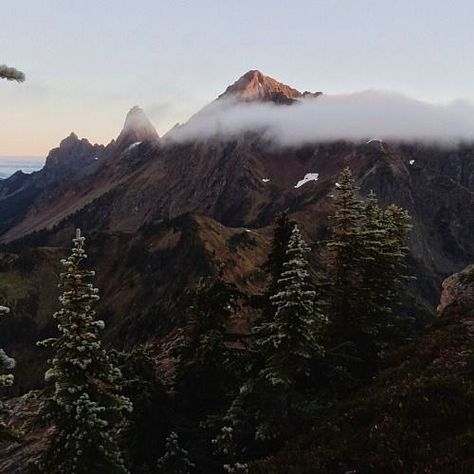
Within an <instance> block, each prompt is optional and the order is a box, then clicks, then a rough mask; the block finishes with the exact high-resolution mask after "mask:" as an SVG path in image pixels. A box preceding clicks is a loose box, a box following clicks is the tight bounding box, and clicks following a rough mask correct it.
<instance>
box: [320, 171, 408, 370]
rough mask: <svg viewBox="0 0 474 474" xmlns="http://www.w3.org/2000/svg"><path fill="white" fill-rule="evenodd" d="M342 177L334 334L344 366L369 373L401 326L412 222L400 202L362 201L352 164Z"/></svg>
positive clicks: (334, 245)
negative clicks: (402, 290) (399, 311)
mask: <svg viewBox="0 0 474 474" xmlns="http://www.w3.org/2000/svg"><path fill="white" fill-rule="evenodd" d="M338 181H339V182H338V183H337V185H336V191H335V196H334V197H335V213H334V216H333V217H332V218H331V220H330V224H331V225H330V230H331V240H330V241H329V243H328V250H329V255H330V280H331V288H330V295H329V296H330V303H331V308H332V310H331V336H332V339H333V343H334V344H335V346H336V347H338V348H339V349H338V351H339V353H338V355H339V356H340V357H341V360H342V361H343V365H344V366H345V367H346V369H348V370H349V372H350V373H352V374H353V375H356V376H357V377H370V376H372V375H373V373H374V372H376V370H377V366H378V360H379V358H380V356H381V354H382V351H383V350H384V349H385V348H386V347H387V341H389V340H390V339H392V342H394V341H395V338H394V335H395V332H396V330H397V326H399V325H400V319H399V318H398V314H397V313H396V311H395V308H397V307H398V306H399V299H400V288H401V287H400V281H401V280H402V279H403V278H404V276H403V273H404V271H403V262H404V260H405V257H406V252H407V247H406V239H407V234H408V230H409V221H408V215H407V213H406V211H404V210H402V209H400V208H398V207H396V206H389V208H387V209H386V210H383V209H381V208H380V207H379V205H378V202H377V199H376V196H375V194H373V193H370V194H369V196H368V198H367V200H366V202H365V203H364V202H363V201H362V200H360V199H359V198H358V196H357V191H358V188H357V186H356V185H355V182H354V179H353V177H352V173H351V172H350V170H349V169H348V168H346V169H344V170H343V172H342V174H341V176H340V178H339V180H338Z"/></svg>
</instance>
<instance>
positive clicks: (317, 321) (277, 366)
mask: <svg viewBox="0 0 474 474" xmlns="http://www.w3.org/2000/svg"><path fill="white" fill-rule="evenodd" d="M309 250H310V249H309V247H308V246H307V245H306V243H305V241H304V240H303V238H302V236H301V233H300V231H299V228H298V226H297V225H295V226H294V228H293V231H292V233H291V237H290V240H289V242H288V247H287V251H286V261H285V262H284V263H283V272H282V273H281V274H280V278H279V279H278V281H277V287H276V291H275V294H274V295H273V296H272V297H271V301H272V304H273V307H274V311H275V313H274V318H273V320H272V321H268V322H263V323H262V324H261V325H260V326H259V327H257V328H256V330H255V336H256V342H257V345H258V346H259V348H260V350H261V351H262V353H263V354H265V360H266V369H265V370H266V377H267V378H268V380H269V381H271V383H272V384H283V385H287V384H293V383H294V382H295V379H296V378H297V377H298V376H299V375H300V374H305V373H307V371H308V363H309V361H310V360H311V359H312V358H313V357H314V355H315V354H320V355H323V354H324V349H323V347H322V345H321V342H322V333H323V329H324V326H325V325H326V322H327V318H326V317H325V316H323V315H322V314H321V313H320V312H319V311H318V309H317V308H316V307H315V297H316V292H315V291H314V290H313V288H312V285H311V281H310V274H309V271H308V261H307V259H306V255H307V253H308V252H309Z"/></svg>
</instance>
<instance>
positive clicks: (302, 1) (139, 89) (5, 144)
mask: <svg viewBox="0 0 474 474" xmlns="http://www.w3.org/2000/svg"><path fill="white" fill-rule="evenodd" d="M0 12H1V23H2V25H1V27H0V64H2V63H5V64H7V65H10V66H14V67H17V68H19V69H21V70H23V71H24V72H25V74H26V76H27V81H26V82H25V83H23V84H16V83H11V82H7V81H0V155H46V153H47V152H48V150H49V149H51V148H53V147H55V146H57V144H58V142H59V141H60V140H61V139H62V138H64V137H65V136H67V135H68V134H69V133H70V132H71V131H74V132H76V133H77V134H78V135H79V136H81V137H87V138H88V139H89V140H91V141H92V142H98V143H107V142H109V141H110V140H111V139H112V138H114V137H116V135H117V134H118V133H119V131H120V129H121V127H122V123H123V120H124V117H125V114H126V112H127V111H128V109H130V108H131V107H132V106H133V105H136V104H137V105H140V106H141V107H143V108H144V110H145V112H147V113H148V115H149V117H150V119H151V120H152V122H153V123H154V124H155V126H156V127H157V130H158V133H160V134H163V133H164V132H166V131H167V130H168V129H169V128H170V127H171V126H172V125H173V124H174V123H176V122H178V121H180V122H182V121H185V120H186V119H187V118H188V117H189V116H190V115H191V114H192V113H194V112H196V111H197V110H198V109H199V108H200V107H202V106H203V105H205V104H206V103H208V102H210V101H211V100H213V99H214V98H215V97H216V96H217V95H218V94H219V93H221V92H222V91H223V90H224V89H225V87H226V86H227V85H229V84H231V83H232V82H234V81H235V80H236V79H237V78H238V77H239V76H241V75H242V74H243V73H245V72H246V71H248V70H249V69H260V70H261V71H262V72H263V73H264V74H267V75H270V76H272V77H274V78H275V79H278V80H281V81H283V82H285V83H287V84H289V85H291V86H294V87H296V88H298V89H300V90H310V91H324V92H327V93H331V94H338V93H345V92H353V91H357V90H365V89H371V88H375V89H387V90H395V91H399V92H402V93H405V94H408V95H410V96H413V97H416V98H419V99H423V100H427V101H430V102H434V103H447V102H449V101H452V100H456V99H466V100H469V101H471V102H474V67H473V62H472V60H473V57H474V2H473V1H472V0H450V1H447V0H397V1H393V0H286V1H284V0H253V1H248V0H238V1H236V0H134V1H131V0H114V1H112V0H15V1H12V0H0Z"/></svg>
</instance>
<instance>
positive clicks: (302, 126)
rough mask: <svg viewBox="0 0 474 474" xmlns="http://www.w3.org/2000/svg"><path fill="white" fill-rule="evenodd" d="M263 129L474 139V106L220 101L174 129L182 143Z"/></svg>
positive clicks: (379, 96) (371, 97) (374, 98)
mask: <svg viewBox="0 0 474 474" xmlns="http://www.w3.org/2000/svg"><path fill="white" fill-rule="evenodd" d="M247 131H259V132H260V133H262V135H263V136H264V137H265V138H267V139H269V140H271V141H273V142H275V143H277V144H280V145H285V146H291V145H299V144H303V143H310V142H318V141H331V140H338V139H346V140H353V141H360V140H365V141H367V140H368V139H371V138H372V137H374V136H376V137H378V138H380V139H382V140H391V141H402V140H403V141H426V142H457V141H460V140H464V141H470V140H474V106H473V105H472V104H470V103H467V102H460V101H458V102H453V103H451V104H448V105H435V104H429V103H426V102H422V101H419V100H415V99H411V98H409V97H407V96H404V95H401V94H397V93H392V92H384V91H373V90H370V91H365V92H358V93H354V94H347V95H323V96H321V97H319V98H317V99H314V98H313V99H304V100H302V101H300V102H299V103H295V104H293V105H291V106H283V105H275V104H273V103H242V102H235V101H233V100H229V99H226V100H218V101H215V102H213V103H211V104H210V105H208V106H207V107H205V108H204V109H203V110H201V111H200V112H199V113H197V114H196V115H194V116H193V117H192V118H191V119H190V120H189V121H188V122H187V123H186V124H185V125H183V126H182V127H180V128H177V129H175V130H173V131H172V133H170V138H171V139H173V140H177V141H187V140H195V139H206V138H210V137H212V136H216V135H218V136H221V137H224V138H231V137H233V136H236V135H238V134H241V133H242V132H247Z"/></svg>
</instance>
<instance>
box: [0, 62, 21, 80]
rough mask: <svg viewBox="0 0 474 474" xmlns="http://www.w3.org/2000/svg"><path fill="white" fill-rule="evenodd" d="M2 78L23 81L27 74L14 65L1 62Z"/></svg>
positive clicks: (0, 77)
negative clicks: (10, 65)
mask: <svg viewBox="0 0 474 474" xmlns="http://www.w3.org/2000/svg"><path fill="white" fill-rule="evenodd" d="M0 79H6V80H7V81H16V82H23V81H24V80H25V74H24V73H23V72H21V71H19V70H18V69H15V68H14V67H9V66H6V65H5V64H0Z"/></svg>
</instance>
